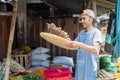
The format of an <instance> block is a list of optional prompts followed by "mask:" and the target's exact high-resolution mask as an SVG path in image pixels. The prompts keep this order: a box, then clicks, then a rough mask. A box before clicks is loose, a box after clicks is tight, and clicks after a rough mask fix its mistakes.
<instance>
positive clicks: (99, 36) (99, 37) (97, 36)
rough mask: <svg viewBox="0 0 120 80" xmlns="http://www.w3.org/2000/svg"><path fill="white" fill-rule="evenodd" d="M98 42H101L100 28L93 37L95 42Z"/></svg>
mask: <svg viewBox="0 0 120 80" xmlns="http://www.w3.org/2000/svg"><path fill="white" fill-rule="evenodd" d="M96 42H98V43H100V44H101V32H100V31H99V30H98V31H96V32H95V34H94V37H93V43H96Z"/></svg>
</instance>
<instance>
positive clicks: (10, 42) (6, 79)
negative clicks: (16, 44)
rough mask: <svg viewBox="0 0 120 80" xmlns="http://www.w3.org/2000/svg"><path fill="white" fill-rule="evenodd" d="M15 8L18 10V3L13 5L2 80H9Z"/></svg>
mask: <svg viewBox="0 0 120 80" xmlns="http://www.w3.org/2000/svg"><path fill="white" fill-rule="evenodd" d="M17 8H18V1H15V2H14V4H13V15H12V20H11V26H10V35H9V41H8V49H7V58H6V65H5V79H4V80H9V70H10V59H11V50H12V44H13V39H14V32H15V23H16V17H17Z"/></svg>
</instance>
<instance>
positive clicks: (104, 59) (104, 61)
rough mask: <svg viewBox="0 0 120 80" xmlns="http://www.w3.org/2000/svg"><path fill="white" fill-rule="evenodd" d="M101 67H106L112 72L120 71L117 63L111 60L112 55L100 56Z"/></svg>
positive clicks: (105, 68)
mask: <svg viewBox="0 0 120 80" xmlns="http://www.w3.org/2000/svg"><path fill="white" fill-rule="evenodd" d="M100 69H104V70H106V71H107V72H109V73H111V74H115V73H117V72H118V68H117V64H116V63H114V62H112V61H111V56H109V55H108V56H107V55H106V56H101V57H100Z"/></svg>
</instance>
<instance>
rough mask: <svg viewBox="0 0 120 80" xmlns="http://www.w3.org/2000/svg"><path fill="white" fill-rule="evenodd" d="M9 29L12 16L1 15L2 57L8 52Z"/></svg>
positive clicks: (0, 40)
mask: <svg viewBox="0 0 120 80" xmlns="http://www.w3.org/2000/svg"><path fill="white" fill-rule="evenodd" d="M9 29H10V18H9V17H4V16H2V17H1V16H0V59H2V58H5V57H6V54H7V45H8V39H9Z"/></svg>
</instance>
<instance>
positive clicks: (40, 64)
mask: <svg viewBox="0 0 120 80" xmlns="http://www.w3.org/2000/svg"><path fill="white" fill-rule="evenodd" d="M48 51H49V49H47V48H44V47H38V48H36V49H34V50H32V51H31V53H30V61H31V68H30V69H31V70H35V69H38V68H48V67H49V65H50V60H49V59H48V58H49V57H50V55H48V54H47V53H48Z"/></svg>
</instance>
